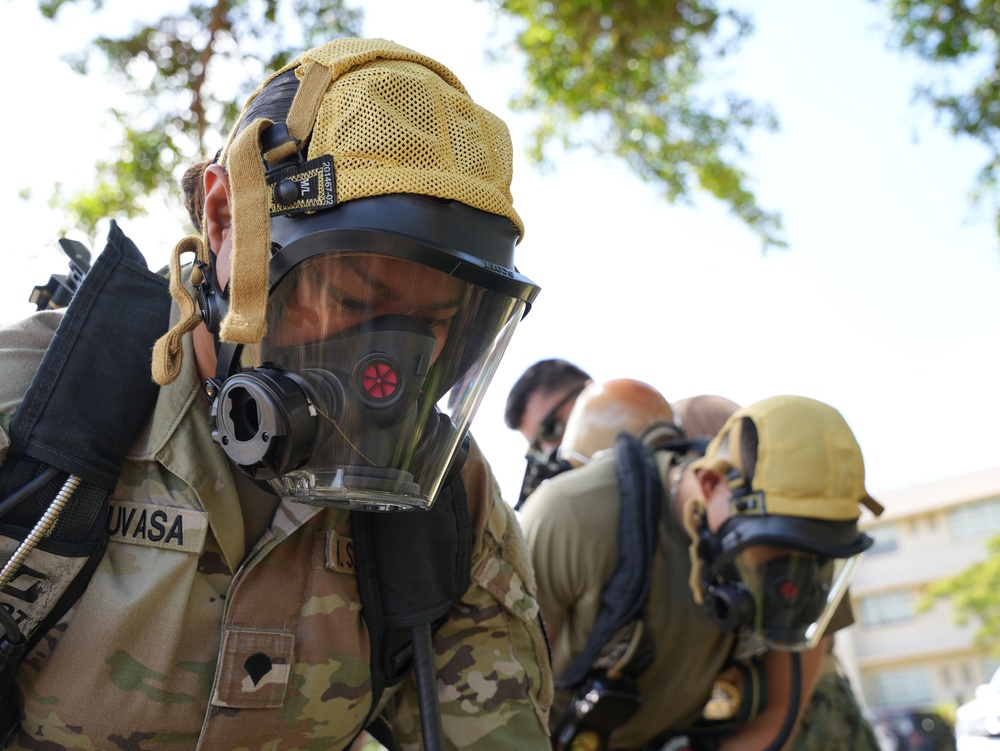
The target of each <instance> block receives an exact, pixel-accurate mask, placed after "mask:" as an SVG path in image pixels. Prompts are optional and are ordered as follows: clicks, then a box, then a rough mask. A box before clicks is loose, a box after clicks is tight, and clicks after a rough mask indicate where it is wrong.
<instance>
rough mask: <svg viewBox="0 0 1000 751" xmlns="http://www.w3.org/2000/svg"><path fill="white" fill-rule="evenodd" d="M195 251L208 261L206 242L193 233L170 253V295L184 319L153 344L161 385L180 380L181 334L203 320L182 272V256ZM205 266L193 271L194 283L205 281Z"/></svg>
mask: <svg viewBox="0 0 1000 751" xmlns="http://www.w3.org/2000/svg"><path fill="white" fill-rule="evenodd" d="M185 253H194V254H195V255H197V256H198V260H199V261H202V262H204V261H206V260H207V259H206V257H205V256H206V253H205V244H204V241H203V240H202V239H201V238H200V237H195V236H193V235H190V236H188V237H185V238H183V239H181V241H180V242H178V243H177V245H176V246H174V252H173V253H172V254H171V256H170V296H171V297H173V299H174V302H176V303H177V305H178V307H179V308H180V311H181V317H180V320H179V321H178V322H177V323H176V324H174V326H173V327H171V329H170V330H169V331H168V332H167V333H166V334H164V335H163V336H161V337H160V338H159V339H158V340H157V341H156V344H155V345H153V380H154V381H156V382H157V383H158V384H160V385H161V386H166V385H168V384H171V383H173V382H174V381H176V380H177V376H178V375H180V372H181V363H182V362H183V359H184V350H183V348H182V347H181V337H183V336H184V334H186V333H188V332H189V331H193V330H194V328H195V327H196V326H197V325H198V324H199V323H201V316H200V315H199V314H198V308H197V306H196V305H195V302H194V297H192V295H191V293H190V292H188V290H187V289H186V288H185V286H184V282H183V276H182V275H181V260H180V259H181V256H182V255H183V254H185ZM201 276H202V272H201V269H200V268H198V267H197V266H195V267H194V270H193V271H192V272H191V284H192V286H195V287H197V286H198V285H199V284H201Z"/></svg>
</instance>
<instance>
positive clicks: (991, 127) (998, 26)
mask: <svg viewBox="0 0 1000 751" xmlns="http://www.w3.org/2000/svg"><path fill="white" fill-rule="evenodd" d="M881 2H884V3H885V4H886V5H887V7H888V9H889V12H890V14H891V18H892V22H893V41H894V42H895V43H896V44H897V45H898V46H899V47H901V48H902V49H905V50H909V51H912V52H914V53H916V54H917V56H919V57H920V58H922V59H924V60H927V61H930V62H933V63H938V64H941V65H943V66H945V69H944V72H945V73H950V74H952V76H951V79H952V80H951V81H950V82H942V83H937V84H925V85H921V86H919V87H918V88H917V91H916V93H917V96H918V97H919V98H920V99H922V100H924V101H926V102H929V103H930V104H931V105H932V106H933V107H934V108H935V110H937V112H938V113H939V115H940V117H941V118H942V119H943V120H944V121H945V124H946V125H947V127H948V128H949V130H950V131H951V132H952V134H953V135H955V136H966V137H969V138H972V139H974V140H976V141H978V142H980V143H981V144H983V145H984V146H985V147H986V150H987V160H986V163H985V164H984V165H983V167H982V169H981V170H980V173H979V177H978V180H977V190H976V196H977V197H978V198H984V197H986V196H992V197H994V198H995V197H996V196H997V194H998V192H1000V38H998V33H1000V2H996V1H995V0H881ZM970 71H974V75H973V76H972V77H971V78H970V76H969V72H970ZM955 79H957V81H956V80H955ZM996 220H997V231H998V232H1000V211H997V214H996Z"/></svg>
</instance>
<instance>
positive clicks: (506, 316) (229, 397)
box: [213, 251, 525, 510]
mask: <svg viewBox="0 0 1000 751" xmlns="http://www.w3.org/2000/svg"><path fill="white" fill-rule="evenodd" d="M524 305H525V303H524V302H522V301H519V300H515V299H512V298H510V297H507V296H506V295H502V294H499V293H496V292H493V291H491V290H488V289H485V288H482V287H479V286H477V285H474V284H471V283H469V282H465V281H463V280H461V279H458V278H455V277H452V276H449V275H448V274H445V273H443V272H440V271H436V270H434V269H430V268H428V267H426V266H423V265H421V264H419V263H416V262H412V261H407V260H404V259H401V258H395V257H389V256H384V255H379V254H373V253H361V252H354V251H342V252H337V253H330V254H326V255H320V256H315V257H312V258H309V259H307V260H306V261H304V262H302V263H301V264H299V266H297V267H296V268H295V269H293V270H292V272H291V273H289V274H288V275H287V276H285V278H284V279H282V280H281V281H280V282H279V283H278V285H277V287H276V288H275V289H274V290H273V291H272V293H271V297H270V299H269V302H268V335H267V336H266V337H265V339H264V341H263V342H262V343H261V344H260V345H257V346H255V347H245V348H244V349H243V354H242V360H241V363H242V366H243V368H244V370H243V372H241V373H239V374H237V375H235V376H232V377H230V378H228V379H226V380H225V382H224V383H223V384H222V386H221V388H220V395H219V398H217V399H216V403H215V405H214V406H213V414H214V416H215V419H216V426H217V428H216V430H215V431H214V433H213V435H214V436H215V437H216V440H217V441H218V442H219V443H220V444H222V445H223V447H224V448H225V449H226V452H227V453H228V454H229V456H230V457H231V458H232V459H233V460H234V461H235V462H236V463H237V464H239V465H240V467H241V468H242V469H244V471H247V472H248V473H249V474H251V475H252V476H253V477H255V478H257V479H262V480H269V481H271V484H272V485H273V486H274V487H275V489H276V490H277V491H278V492H279V493H280V494H281V495H282V497H285V498H291V499H296V500H301V501H304V502H307V503H314V504H318V505H326V506H340V507H347V508H366V509H379V510H387V509H396V508H401V509H402V508H413V507H427V506H429V505H430V504H431V503H432V502H433V499H434V496H435V495H436V494H437V491H438V490H439V489H440V487H441V484H442V482H443V481H444V479H445V477H446V476H447V473H448V470H449V467H450V466H451V464H452V459H453V457H454V456H455V455H456V453H457V452H458V450H459V448H460V446H461V444H462V441H463V438H464V437H465V433H466V431H467V428H468V424H469V422H470V421H471V419H472V416H473V415H474V413H475V410H476V408H477V407H478V405H479V402H480V401H481V399H482V395H483V393H484V391H485V388H486V385H487V384H488V383H489V381H490V379H491V378H492V376H493V373H494V372H495V370H496V366H497V364H498V362H499V359H500V357H501V355H502V354H503V351H504V350H505V349H506V346H507V343H508V342H509V339H510V336H511V335H512V334H513V330H514V328H515V327H516V324H517V322H518V321H519V320H520V318H521V315H522V313H523V311H524ZM459 466H460V465H459Z"/></svg>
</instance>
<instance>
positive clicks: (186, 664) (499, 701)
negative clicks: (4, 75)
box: [0, 39, 551, 751]
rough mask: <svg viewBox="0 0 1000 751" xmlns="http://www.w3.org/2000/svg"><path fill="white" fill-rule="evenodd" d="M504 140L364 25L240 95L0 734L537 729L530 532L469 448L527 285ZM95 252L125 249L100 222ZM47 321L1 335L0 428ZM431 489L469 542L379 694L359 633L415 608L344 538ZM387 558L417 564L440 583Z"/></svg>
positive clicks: (395, 623)
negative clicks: (78, 548) (188, 256)
mask: <svg viewBox="0 0 1000 751" xmlns="http://www.w3.org/2000/svg"><path fill="white" fill-rule="evenodd" d="M511 154H512V150H511V144H510V138H509V135H508V132H507V129H506V127H505V125H504V124H503V123H502V122H501V121H500V120H498V119H497V118H496V117H494V116H493V115H492V114H490V113H489V112H487V111H486V110H483V109H482V108H481V107H479V106H478V105H476V104H475V103H474V102H473V101H472V99H471V98H470V97H469V95H468V93H467V92H466V91H465V89H464V87H463V86H462V84H461V83H460V82H459V81H458V79H457V78H455V76H454V75H453V74H452V73H451V71H449V70H448V69H447V68H445V67H444V66H442V65H440V64H439V63H437V62H435V61H434V60H431V59H430V58H427V57H425V56H423V55H420V54H419V53H416V52H414V51H412V50H409V49H406V48H404V47H401V46H399V45H396V44H394V43H392V42H387V41H385V40H377V39H375V40H359V39H339V40H335V41H333V42H330V43H328V44H325V45H323V46H321V47H318V48H316V49H314V50H310V51H309V52H307V53H305V54H303V55H302V56H300V57H299V58H298V59H296V60H295V61H293V62H292V63H290V64H289V65H288V66H286V67H285V68H284V69H283V70H282V71H279V72H278V73H276V74H275V75H274V76H272V77H271V78H269V79H268V81H267V82H265V84H264V85H263V86H262V87H261V88H260V89H259V90H258V92H257V93H256V94H255V95H254V96H253V97H251V99H250V100H249V101H248V103H247V105H246V106H245V108H244V111H243V113H242V115H241V117H240V122H239V126H238V127H237V129H236V131H235V132H234V134H233V135H232V136H231V137H230V140H229V142H228V143H227V145H226V147H225V149H224V150H223V151H222V153H221V154H220V155H219V156H218V157H217V159H216V161H215V163H214V164H212V165H211V166H209V167H208V168H207V170H206V172H205V206H204V231H205V234H204V237H203V238H187V239H186V240H185V241H182V243H180V244H179V245H178V248H177V250H176V251H175V257H174V261H173V262H172V264H171V266H172V268H171V272H172V280H171V283H172V287H171V293H172V294H173V296H174V299H175V300H176V303H177V305H176V307H175V311H174V317H173V323H174V324H175V325H174V327H173V328H172V329H171V331H170V332H169V333H168V334H166V335H165V336H164V337H163V338H162V339H161V340H160V342H159V343H158V344H157V347H156V349H155V351H154V362H153V374H154V377H155V378H156V380H157V381H158V382H159V383H160V384H161V386H162V387H161V389H160V392H159V396H158V398H157V400H156V405H155V409H154V411H153V413H152V415H151V416H150V417H149V419H148V422H147V423H146V426H145V428H144V430H143V431H142V432H141V434H140V438H139V440H138V441H137V442H136V443H135V444H134V445H133V446H132V448H131V450H130V451H129V452H128V455H127V457H126V461H125V463H124V467H123V469H122V471H121V475H120V479H119V481H118V483H117V486H116V488H115V490H114V492H113V493H112V494H111V499H110V508H109V512H108V518H107V531H108V534H109V538H110V539H109V543H108V548H107V553H106V555H105V556H104V557H103V558H102V559H101V560H100V563H99V565H98V568H97V570H96V573H95V574H94V577H93V579H92V581H91V582H90V584H89V586H88V587H87V589H86V591H85V593H84V594H83V596H82V598H81V599H80V600H79V602H78V604H77V607H76V609H75V610H74V611H73V612H71V613H70V614H69V616H67V617H66V618H64V619H63V621H62V622H60V623H59V624H58V625H57V626H56V627H55V628H54V629H52V630H51V631H50V632H49V633H47V634H46V635H45V636H44V638H42V639H41V641H40V642H39V643H38V645H37V648H36V649H35V650H34V651H33V652H32V653H31V654H29V655H28V657H27V659H26V660H25V662H24V664H23V665H22V667H21V670H20V673H19V675H18V679H17V686H18V693H19V697H20V700H21V701H22V702H23V708H22V721H21V723H20V729H19V730H18V731H17V734H16V735H15V736H14V738H13V740H12V742H11V745H10V746H9V747H10V748H24V749H29V748H33V749H37V748H46V749H52V750H56V749H81V750H82V749H86V750H88V751H90V750H92V749H109V748H135V749H140V748H141V749H149V750H152V749H158V750H159V749H162V750H166V749H178V750H180V749H196V748H197V749H205V750H206V751H207V750H209V749H212V750H214V749H282V750H293V749H318V748H321V749H340V748H345V747H347V746H349V745H350V744H351V742H352V741H353V740H354V739H355V738H356V737H357V736H358V734H359V733H360V732H361V730H362V729H363V727H365V725H366V723H367V722H368V721H369V720H371V719H372V718H374V717H375V716H376V715H378V714H379V709H380V707H381V708H382V709H383V710H384V711H383V716H384V718H385V720H386V722H387V723H388V725H389V726H391V728H392V730H393V732H394V734H395V737H396V739H397V740H398V741H399V742H400V743H401V744H402V746H403V748H418V747H419V746H420V744H421V738H422V737H423V739H424V741H426V739H427V734H426V730H427V725H428V724H432V720H433V718H432V717H429V716H427V715H426V714H425V713H424V708H423V706H420V705H426V704H427V703H428V702H430V703H432V704H433V703H437V704H438V705H439V707H440V715H441V718H440V725H441V733H442V735H443V743H444V744H445V745H446V746H447V747H448V748H475V749H545V748H548V738H547V713H548V708H549V702H550V698H551V674H550V671H549V667H548V656H547V647H546V644H545V639H544V636H543V633H542V628H541V626H540V619H539V617H538V605H537V602H536V598H535V584H534V580H533V575H532V572H531V569H530V564H529V563H528V559H527V552H526V548H525V543H524V539H523V537H522V535H521V532H520V531H519V528H518V526H517V524H516V523H515V521H514V517H513V514H512V513H511V512H510V510H509V509H508V507H507V506H506V504H504V503H503V502H502V500H501V499H500V496H499V491H498V489H497V485H496V482H495V481H494V478H493V476H492V473H491V471H490V469H489V466H488V465H487V463H486V461H485V460H484V458H483V456H482V455H481V453H480V452H479V449H478V447H477V446H476V444H475V442H474V441H472V442H470V441H468V440H466V437H467V431H468V425H469V421H470V420H471V418H472V415H473V413H474V410H475V405H476V404H477V403H478V398H477V397H478V396H479V395H480V394H481V391H482V389H483V388H484V387H485V384H486V382H487V381H488V378H489V374H492V372H493V371H494V370H495V366H496V361H497V359H498V358H499V357H500V356H501V355H502V352H503V349H504V347H505V345H506V342H507V340H508V339H509V336H510V333H511V329H512V328H513V327H514V325H515V324H516V323H517V321H518V320H519V319H520V318H521V316H522V315H523V314H524V312H525V309H526V307H527V305H528V304H529V303H530V301H531V299H532V298H533V297H534V295H535V293H536V292H537V288H536V287H535V286H534V285H533V284H532V283H531V282H530V281H528V280H526V279H525V278H524V277H522V276H520V275H519V274H518V273H517V272H515V271H514V270H513V261H512V255H513V248H514V245H515V244H516V243H517V242H518V241H519V240H520V237H521V235H522V232H523V225H522V224H521V220H520V218H519V217H518V215H517V213H516V212H515V211H514V209H513V206H512V199H511V194H510V179H511ZM109 244H112V245H116V246H121V245H130V241H128V240H127V238H125V237H124V235H122V234H121V232H120V231H119V230H118V229H117V228H116V227H115V228H113V230H112V233H111V236H110V238H109ZM189 251H190V252H194V253H195V254H196V257H197V262H198V263H197V265H196V268H195V269H194V272H193V273H192V274H191V275H190V282H188V280H187V276H186V275H182V274H181V266H180V260H179V258H180V256H181V254H183V253H185V252H189ZM192 292H193V293H194V297H196V298H197V303H196V302H195V299H194V297H193V296H192ZM126 313H127V311H126ZM60 317H61V316H60V314H58V313H42V314H39V315H37V316H36V317H34V318H32V319H29V320H28V321H25V322H23V323H21V324H17V325H14V326H12V327H9V328H7V329H5V330H3V331H2V332H0V375H2V377H0V413H2V414H3V420H2V422H0V425H2V427H3V428H4V429H5V430H6V429H8V428H9V427H10V424H11V415H12V414H14V412H15V411H16V409H17V408H18V405H19V402H20V399H21V396H22V394H23V393H24V392H25V389H26V388H27V386H28V383H29V381H30V380H31V376H32V374H33V373H34V371H35V370H36V369H37V368H38V363H39V361H40V359H41V356H42V354H43V353H44V351H45V349H46V347H47V346H48V344H49V341H50V340H51V338H52V336H53V331H54V330H55V328H56V326H57V325H58V323H59V320H60ZM102 333H103V334H104V335H105V336H112V337H113V336H114V332H102ZM128 345H129V343H128V342H118V343H117V346H121V347H127V346H128ZM138 377H148V376H142V375H140V376H138ZM71 417H72V416H70V415H67V419H71ZM445 503H450V504H452V505H451V506H448V508H453V509H454V511H453V515H452V516H451V517H447V518H448V519H452V520H453V521H454V520H458V521H457V522H456V524H458V525H461V524H465V525H466V526H467V528H469V529H471V534H470V535H469V536H468V538H467V539H468V541H469V547H468V549H467V550H464V551H458V552H457V553H456V556H455V559H456V560H464V561H466V562H467V568H464V569H459V570H456V571H454V572H452V574H453V577H454V581H449V582H445V585H447V586H445V587H444V588H445V589H449V591H457V593H458V596H457V598H455V600H454V601H453V602H452V601H451V600H446V601H444V605H443V609H441V608H442V604H441V602H434V603H431V605H432V606H433V608H437V610H436V611H435V613H434V615H435V617H434V618H433V621H434V622H433V624H432V625H433V626H434V627H435V628H434V631H433V642H432V651H431V654H430V657H431V661H432V666H431V670H432V671H433V674H432V676H431V685H432V686H433V691H432V693H431V694H426V693H421V688H420V687H419V686H417V685H416V684H417V683H418V682H420V676H421V675H423V673H420V671H419V670H418V669H416V668H415V669H413V670H409V671H408V672H406V670H407V668H406V666H407V665H408V663H407V662H406V660H407V657H406V655H407V653H406V652H405V651H403V652H399V653H393V652H391V651H387V652H386V654H388V655H389V656H390V657H391V658H393V659H395V658H396V657H399V659H400V660H401V662H400V663H399V664H401V665H402V666H403V668H402V669H403V671H404V672H403V673H402V680H401V681H400V682H399V683H396V684H392V685H387V686H385V690H384V691H383V692H382V694H381V698H380V700H379V701H380V707H376V706H373V705H372V704H373V681H374V676H375V674H376V673H378V672H379V668H378V667H375V668H373V662H374V661H376V660H374V659H373V649H372V644H371V637H372V633H373V627H374V626H373V624H376V623H380V622H381V621H384V622H385V623H384V624H383V625H384V628H383V626H379V629H380V631H379V633H383V634H386V635H388V634H396V633H402V632H405V630H406V629H407V628H409V627H410V626H411V625H414V624H415V625H414V632H416V630H417V627H422V626H421V624H422V623H424V621H421V616H422V614H421V613H418V612H415V609H416V607H417V606H418V605H420V603H412V605H413V606H414V609H413V610H412V611H408V612H405V613H404V612H398V613H397V612H394V611H392V610H391V609H390V608H389V607H388V605H387V607H386V610H385V612H376V611H378V609H379V608H378V605H379V603H380V601H379V600H378V599H375V600H369V601H368V602H373V603H374V604H375V605H374V608H373V607H372V606H364V605H362V600H363V599H364V594H363V592H362V590H363V589H365V588H366V587H367V586H368V584H366V582H367V583H370V582H372V581H373V579H372V578H371V577H368V578H365V577H364V576H363V574H364V572H365V571H366V570H368V571H371V570H372V569H371V568H370V567H373V566H374V567H375V569H374V570H376V571H378V572H379V573H383V572H385V571H386V570H388V569H385V568H383V566H384V565H388V563H391V562H392V561H389V560H385V559H384V558H385V556H388V557H389V558H390V559H391V558H393V557H394V556H395V558H397V559H398V558H400V556H405V554H406V552H407V549H408V546H407V544H406V543H407V539H406V537H405V535H400V534H396V536H395V537H390V538H388V539H394V540H396V542H397V543H398V544H396V545H395V547H394V549H392V550H387V549H384V548H382V549H380V548H378V547H377V546H376V547H372V546H370V545H369V546H367V547H365V546H362V545H360V544H359V540H358V539H357V538H358V535H359V534H361V532H360V531H359V530H361V529H364V530H367V532H366V533H365V534H368V535H372V536H373V539H375V540H376V542H378V541H379V540H383V539H387V538H386V537H384V536H380V535H388V534H389V532H387V531H386V529H387V528H392V527H393V525H398V526H403V525H404V522H403V521H402V520H405V519H412V520H413V524H414V525H416V526H414V529H417V528H420V529H426V528H427V525H426V524H424V525H423V526H419V525H420V520H421V519H429V518H437V517H434V516H431V515H433V514H436V513H438V511H440V509H442V508H444V506H443V504H445ZM405 508H415V509H416V510H402V509H405ZM422 509H428V510H422ZM383 511H384V512H390V511H391V513H379V512H383ZM466 514H467V520H465V521H463V519H464V518H465V516H466ZM393 520H400V521H398V522H397V521H393ZM362 522H364V524H362ZM359 525H361V526H359ZM397 532H398V530H397ZM404 532H405V529H404ZM416 534H417V533H416V532H413V533H412V534H411V538H410V540H409V541H410V542H413V543H414V545H415V546H417V542H418V541H417V540H415V539H413V535H416ZM428 534H431V535H432V536H433V535H438V537H435V538H434V539H435V540H440V542H441V543H443V545H444V546H445V547H447V545H448V544H451V543H452V541H453V540H454V539H458V538H457V537H456V535H455V532H454V530H453V529H451V528H450V527H445V528H443V529H437V530H430V531H429V532H428ZM463 539H465V538H463ZM460 554H461V555H460ZM362 555H363V556H366V558H365V559H364V560H359V556H362ZM402 560H403V563H404V564H406V565H405V566H400V565H399V563H398V561H397V562H396V565H397V568H398V569H402V570H404V573H407V574H409V575H410V576H412V581H413V582H416V583H418V584H419V583H421V582H422V581H423V580H433V579H435V577H439V576H440V572H439V571H437V570H435V569H434V568H433V567H431V565H430V563H429V562H428V561H427V560H425V559H423V558H421V557H420V556H417V557H415V558H413V559H410V560H406V559H405V558H404V559H402ZM388 578H389V579H390V580H389V581H379V582H378V585H379V586H380V587H383V589H381V590H380V591H382V592H390V593H394V594H395V596H396V597H397V599H398V600H404V601H405V599H406V595H407V594H408V589H409V587H408V583H407V582H404V581H397V580H394V579H392V577H388ZM399 590H402V591H399ZM366 591H367V590H366ZM433 608H432V609H433ZM438 613H440V615H438ZM393 618H395V620H393ZM430 625H431V624H427V626H428V628H429V627H430ZM393 629H395V630H393ZM418 646H419V645H417V644H413V645H412V648H413V653H414V654H417V651H418Z"/></svg>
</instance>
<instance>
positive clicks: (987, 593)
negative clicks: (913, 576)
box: [924, 536, 1000, 657]
mask: <svg viewBox="0 0 1000 751" xmlns="http://www.w3.org/2000/svg"><path fill="white" fill-rule="evenodd" d="M987 550H988V551H989V555H988V557H987V558H986V560H984V561H981V562H979V563H976V564H973V565H972V566H970V567H969V568H967V569H965V570H964V571H961V572H959V573H957V574H955V575H954V576H950V577H948V578H947V579H942V580H940V581H937V582H934V583H933V584H932V585H931V586H930V587H928V590H927V595H928V598H927V600H926V601H925V603H924V606H925V607H927V606H929V604H930V603H931V602H933V601H934V600H935V599H949V600H950V601H951V603H952V606H953V607H954V609H955V613H956V618H957V620H958V622H959V623H960V624H964V623H968V622H970V621H975V622H978V623H979V628H978V629H977V630H976V643H977V644H978V645H979V647H980V648H981V649H983V650H984V651H986V652H988V653H989V654H991V655H993V656H994V657H997V656H1000V536H998V537H994V538H992V539H991V540H990V541H989V543H988V544H987Z"/></svg>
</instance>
